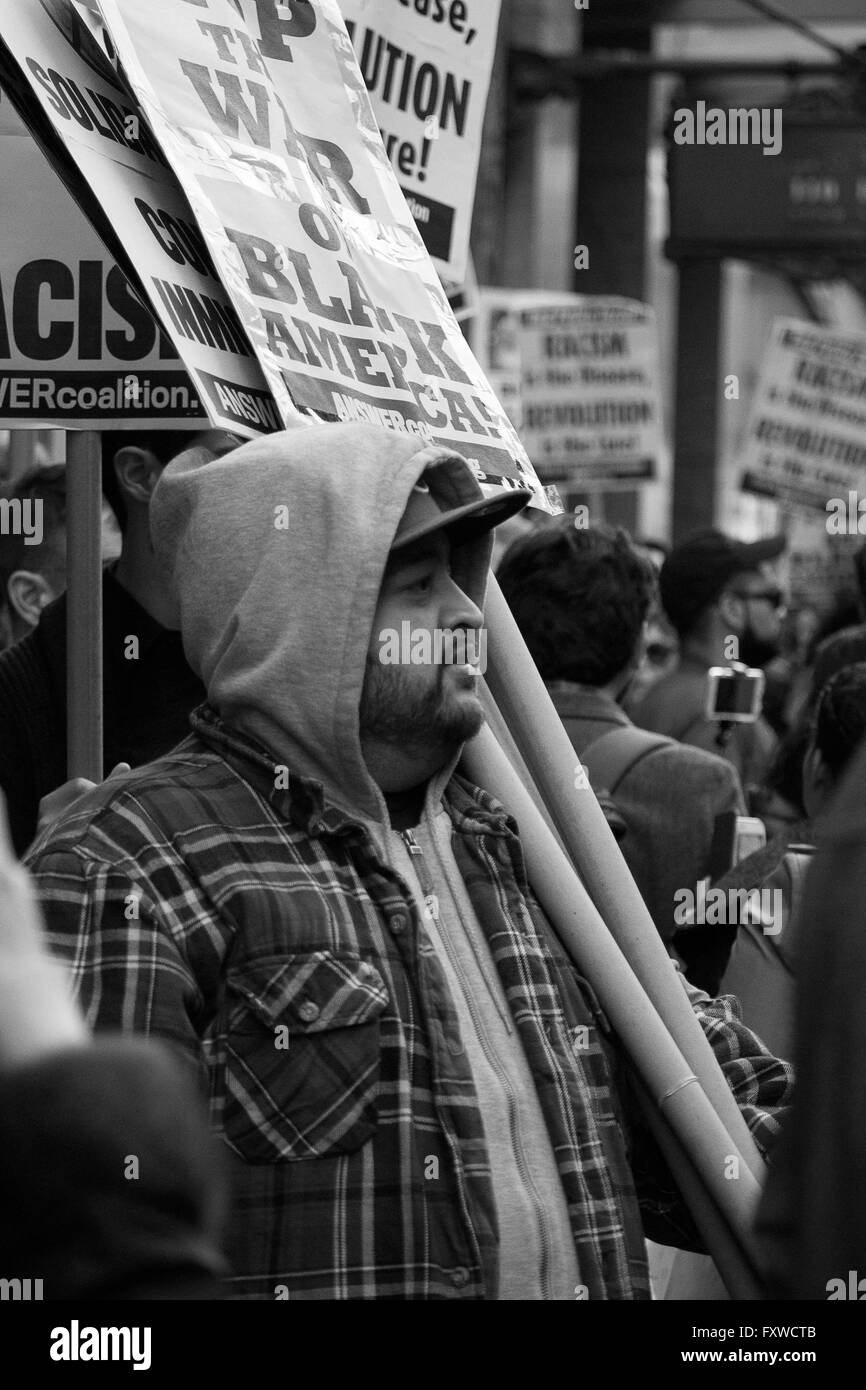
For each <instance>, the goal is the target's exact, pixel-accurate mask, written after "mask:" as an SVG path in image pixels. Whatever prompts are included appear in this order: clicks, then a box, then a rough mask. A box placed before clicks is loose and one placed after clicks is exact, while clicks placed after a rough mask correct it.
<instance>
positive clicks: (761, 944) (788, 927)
mask: <svg viewBox="0 0 866 1390" xmlns="http://www.w3.org/2000/svg"><path fill="white" fill-rule="evenodd" d="M864 735H866V662H857V663H856V664H855V665H852V666H845V667H843V668H842V670H841V671H837V672H836V674H835V675H834V676H832V677H831V678H830V680H829V681H828V682H827V684H826V685H825V686H824V688H823V690H822V691H821V694H820V697H819V699H818V704H817V708H816V709H815V712H814V714H813V717H812V723H811V728H810V732H809V740H808V744H807V746H806V749H805V754H804V757H803V801H804V804H805V808H806V813H807V815H808V821H807V822H806V824H805V825H804V826H803V827H802V829H803V832H804V833H803V842H802V843H789V844H788V846H787V848H786V850H785V853H784V855H783V857H782V859H781V860H780V862H779V863H778V864H777V865H776V867H775V868H774V869H773V871H772V872H771V873H769V874H768V875H766V877H764V878H763V879H762V880H761V881H760V882H759V883H757V884H755V885H754V886H755V887H757V888H759V889H764V890H768V891H769V892H771V893H772V892H775V891H777V890H778V891H779V892H780V893H781V899H780V902H781V906H782V911H781V917H780V918H779V917H778V916H775V915H774V917H773V918H772V920H770V921H767V920H766V917H765V916H764V915H761V914H754V913H752V914H750V916H749V920H748V921H744V922H741V923H740V924H739V926H738V927H736V928H735V933H736V934H735V939H734V943H733V949H732V951H731V956H730V960H729V962H728V966H727V969H726V971H725V974H724V977H723V980H722V984H721V992H722V993H723V994H735V995H736V996H737V998H738V999H739V1001H740V1004H741V1005H742V1009H743V1018H744V1020H745V1022H746V1024H747V1025H748V1027H749V1028H751V1029H753V1030H754V1032H756V1033H757V1034H758V1036H759V1037H760V1038H761V1039H762V1041H763V1042H765V1043H766V1044H767V1046H768V1047H769V1048H770V1049H771V1051H773V1052H774V1053H775V1054H776V1056H777V1057H787V1058H790V1057H791V1055H792V1053H793V1013H794V985H795V981H796V978H797V975H798V972H799V960H800V956H801V954H802V937H803V933H804V932H810V931H814V932H817V933H818V934H820V933H821V931H822V922H821V921H820V920H818V921H812V922H810V921H807V920H806V919H805V918H804V917H803V916H802V914H801V913H800V912H799V908H800V907H801V905H802V897H803V885H804V882H805V876H806V870H807V868H808V865H809V862H810V859H811V856H812V854H813V853H814V841H815V839H816V837H817V836H819V835H820V828H819V824H820V823H819V817H820V816H821V814H822V812H823V811H824V810H825V809H826V807H827V805H828V803H829V801H830V798H831V797H832V795H833V793H834V791H835V790H836V788H837V786H838V785H839V783H840V781H841V779H842V776H843V775H844V773H845V771H846V769H847V768H848V766H849V765H850V763H851V761H852V759H853V758H854V755H855V753H856V752H857V749H858V748H859V746H860V744H861V742H862V741H863V738H864ZM816 822H817V824H816ZM724 882H725V887H737V886H738V880H737V874H736V869H734V870H732V872H731V873H730V874H729V875H727V877H726V880H725V881H724ZM773 901H774V900H773V899H769V898H767V899H765V904H772V903H773Z"/></svg>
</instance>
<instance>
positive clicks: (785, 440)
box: [740, 319, 866, 531]
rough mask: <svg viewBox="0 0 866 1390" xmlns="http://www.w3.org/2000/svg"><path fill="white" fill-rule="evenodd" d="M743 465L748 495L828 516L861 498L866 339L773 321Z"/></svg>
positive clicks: (865, 454)
mask: <svg viewBox="0 0 866 1390" xmlns="http://www.w3.org/2000/svg"><path fill="white" fill-rule="evenodd" d="M740 462H741V464H742V469H743V473H742V487H743V489H744V490H745V491H746V492H754V493H757V494H759V495H760V496H762V497H772V498H775V499H777V500H778V501H781V502H786V503H789V504H793V505H795V506H801V507H805V508H807V509H808V510H810V511H813V512H822V513H824V514H825V515H827V513H828V504H829V503H830V502H831V500H832V499H845V501H846V505H847V498H848V494H849V492H855V493H856V491H857V489H858V488H860V489H861V490H866V334H864V333H850V332H840V331H838V330H835V329H830V328H822V327H821V326H820V325H818V324H814V323H806V322H802V323H801V322H799V321H798V320H797V319H777V320H776V321H775V323H774V324H773V327H772V330H771V332H770V338H769V343H768V346H767V351H766V354H765V357H764V361H763V365H762V368H761V374H760V378H759V380H758V386H757V389H756V391H755V397H754V401H753V403H752V410H751V414H750V416H749V423H748V427H747V430H746V439H745V443H744V446H743V451H742V456H741V460H740ZM857 524H858V522H857V512H856V506H855V529H856V526H857ZM864 531H866V527H864Z"/></svg>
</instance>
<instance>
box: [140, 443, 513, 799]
mask: <svg viewBox="0 0 866 1390" xmlns="http://www.w3.org/2000/svg"><path fill="white" fill-rule="evenodd" d="M431 467H435V469H436V474H435V477H436V489H437V492H438V493H439V495H440V496H444V497H447V498H449V500H450V499H451V498H453V504H454V506H464V505H466V504H468V503H472V502H477V501H478V499H479V498H483V496H484V493H483V490H482V488H481V486H480V484H479V483H478V481H477V480H476V478H475V476H474V474H473V472H472V470H471V468H470V466H469V464H468V463H467V462H466V460H465V459H463V458H462V457H461V456H460V455H459V454H455V453H452V452H449V450H447V449H444V448H441V447H439V446H431V445H426V444H423V443H422V444H421V447H419V441H418V439H417V438H414V437H412V436H411V435H404V434H400V433H398V432H397V431H394V430H388V429H385V428H382V427H379V426H376V425H365V424H335V425H309V426H301V427H298V428H295V429H292V430H285V431H281V432H280V433H278V434H271V435H266V436H263V437H261V438H259V439H254V440H250V441H249V442H248V443H246V444H243V445H241V446H240V447H239V448H237V449H234V450H233V451H232V452H231V453H229V454H226V455H224V456H223V457H222V458H219V459H210V458H209V457H207V456H205V455H204V454H203V452H202V451H201V450H197V449H191V450H189V451H188V452H187V453H186V454H181V455H179V456H178V457H177V458H176V459H174V460H173V461H172V462H171V463H170V464H169V465H168V467H167V468H166V469H165V471H164V473H163V474H162V477H161V478H160V480H159V483H158V484H157V487H156V489H155V491H154V494H153V498H152V501H151V508H150V517H151V531H152V535H153V541H154V546H155V549H156V552H157V555H158V557H159V558H160V560H161V562H162V563H163V564H164V566H165V568H166V571H167V572H168V574H169V575H170V578H171V582H172V585H173V588H174V591H175V596H176V600H177V605H178V613H179V619H180V627H181V631H182V634H183V642H184V649H185V651H186V655H187V660H188V661H189V663H190V666H191V667H192V669H193V670H194V671H195V672H196V673H197V674H198V675H199V676H200V677H201V679H202V680H203V682H204V684H205V686H206V688H207V692H208V699H209V700H210V702H211V704H212V705H214V707H215V708H216V709H217V710H218V712H219V714H220V715H221V717H222V718H224V719H225V720H226V721H228V722H230V723H232V724H235V725H237V726H239V727H240V728H242V729H244V730H246V731H247V732H248V733H249V734H250V735H251V736H252V737H253V738H255V739H257V740H258V742H260V743H261V744H263V745H264V746H265V747H266V748H267V749H268V751H269V752H270V753H271V754H272V755H273V757H274V760H275V762H277V763H282V764H285V765H286V766H287V767H288V770H289V773H290V774H300V775H302V776H305V777H312V778H315V779H316V780H317V781H319V782H321V783H322V784H323V786H324V788H325V791H326V794H327V795H328V797H329V799H330V800H332V801H333V802H335V803H336V804H337V805H338V806H341V807H342V808H343V809H344V810H346V811H349V812H350V813H352V814H355V815H362V816H365V817H367V818H368V819H374V820H377V821H378V820H381V819H382V817H383V812H384V800H383V798H382V795H381V792H380V791H379V788H378V787H377V786H376V784H375V782H374V781H373V779H372V777H371V776H370V774H369V772H368V770H367V766H366V764H365V762H364V759H363V756H362V753H361V743H360V731H359V721H358V709H359V704H360V698H361V689H362V686H363V682H364V672H365V661H366V655H367V649H368V646H369V643H370V636H371V632H372V627H373V617H374V614H375V610H376V605H377V602H378V598H379V590H380V588H381V585H382V578H383V575H384V571H385V566H386V564H387V560H388V553H389V551H390V548H391V544H392V541H393V539H394V536H395V533H396V531H397V528H398V525H399V523H400V520H401V518H402V516H403V513H404V511H405V509H406V506H407V504H408V502H409V499H410V496H411V494H412V491H413V488H414V487H415V484H416V483H417V482H418V480H419V478H420V477H421V475H422V473H424V472H425V470H427V469H429V468H431ZM492 544H493V542H492V532H490V531H487V532H485V533H484V534H483V535H481V536H480V537H476V538H472V539H469V540H466V541H465V542H463V543H461V544H455V545H454V548H453V552H452V572H453V575H454V578H455V580H456V582H457V583H458V584H459V585H460V587H461V588H462V589H463V590H464V591H465V592H466V594H467V595H468V596H469V597H470V598H471V599H472V600H473V602H475V603H476V604H477V605H478V606H479V607H481V608H483V605H484V597H485V590H486V584H487V574H488V570H489V565H490V556H491V551H492Z"/></svg>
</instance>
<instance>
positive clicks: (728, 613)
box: [716, 589, 746, 632]
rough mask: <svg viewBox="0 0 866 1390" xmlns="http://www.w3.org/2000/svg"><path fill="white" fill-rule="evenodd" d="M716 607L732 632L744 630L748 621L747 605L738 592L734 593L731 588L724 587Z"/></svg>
mask: <svg viewBox="0 0 866 1390" xmlns="http://www.w3.org/2000/svg"><path fill="white" fill-rule="evenodd" d="M716 607H717V608H718V610H719V613H720V614H721V617H722V622H723V623H724V624H725V625H726V627H727V628H729V630H730V631H731V632H742V630H743V628H744V627H745V623H746V611H745V609H746V605H745V604H744V603H743V600H742V599H741V598H737V595H736V594H732V593H731V591H730V589H724V590H723V591H722V593H721V594H719V597H718V601H717V603H716Z"/></svg>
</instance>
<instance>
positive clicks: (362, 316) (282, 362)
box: [99, 0, 548, 506]
mask: <svg viewBox="0 0 866 1390" xmlns="http://www.w3.org/2000/svg"><path fill="white" fill-rule="evenodd" d="M99 9H100V13H101V15H102V17H103V21H104V23H105V26H106V29H107V31H108V34H109V37H110V40H111V43H112V45H113V48H114V50H115V51H116V53H117V57H118V59H119V61H120V63H121V64H122V67H123V70H124V72H125V74H126V78H127V79H128V81H129V84H130V86H131V88H132V90H133V91H134V93H135V95H136V97H137V99H138V101H139V103H140V106H141V108H142V109H143V110H144V111H145V113H146V115H147V117H148V121H149V124H150V127H151V128H152V130H153V132H154V136H155V138H156V139H157V141H158V142H159V144H160V146H161V149H162V150H163V152H164V154H165V156H166V158H167V160H168V162H169V164H170V165H171V167H172V168H173V169H174V171H175V173H176V175H177V177H178V179H179V180H180V182H181V184H182V186H183V188H184V190H185V192H186V194H187V196H188V198H189V200H190V204H191V206H192V208H193V211H194V213H195V219H196V223H197V226H198V228H199V229H200V230H201V232H202V234H203V237H204V239H205V242H206V244H207V247H208V250H209V251H210V254H211V256H212V258H213V262H214V265H215V266H216V268H217V270H218V271H219V274H220V276H221V278H222V281H223V284H224V286H225V288H226V291H227V293H228V294H229V296H230V298H231V299H232V301H233V303H234V305H235V307H236V309H237V311H238V315H239V318H240V320H241V322H242V323H243V326H244V330H245V332H246V334H247V336H248V338H249V340H250V341H251V343H252V344H253V346H254V348H255V351H256V355H257V357H258V360H259V363H260V364H261V366H262V368H263V371H264V374H265V377H266V379H267V382H268V385H269V387H270V389H271V391H272V392H273V395H274V398H275V400H276V402H277V404H278V406H279V408H280V410H281V412H282V414H283V417H284V419H285V420H286V421H287V422H289V421H291V420H292V419H294V420H297V421H298V422H299V423H300V422H301V421H302V420H304V419H308V418H315V419H320V420H325V421H331V420H347V419H349V420H367V421H373V422H376V423H380V424H383V425H386V426H388V427H390V428H394V429H398V430H401V431H405V432H409V433H412V434H415V435H417V436H418V437H419V439H421V440H429V441H431V442H435V443H438V444H442V445H445V446H447V447H450V448H454V449H456V450H459V451H460V452H461V453H462V454H464V456H466V457H467V458H468V459H469V461H470V463H471V465H472V466H473V468H474V470H475V472H476V475H477V476H478V477H479V479H480V480H481V481H482V482H485V483H504V484H506V485H511V486H519V485H522V484H527V485H529V486H530V487H532V488H533V490H534V491H535V493H536V496H537V498H538V500H539V502H540V504H541V505H543V506H544V505H548V503H547V500H546V498H545V494H544V491H543V489H542V488H541V486H540V484H539V483H538V480H537V478H536V477H535V475H534V473H533V471H532V469H531V466H530V465H529V461H528V459H527V458H526V454H525V452H524V451H523V449H522V448H521V446H520V442H519V439H518V438H517V435H516V434H515V432H514V430H513V428H512V427H511V425H510V423H509V421H508V419H507V417H506V415H505V413H504V411H503V410H502V408H501V406H500V405H499V403H498V401H497V400H496V398H495V396H494V394H493V392H492V390H491V388H490V385H489V383H488V382H487V381H486V380H485V378H484V375H483V372H482V371H481V369H480V367H479V366H478V364H477V362H476V361H475V359H474V358H473V356H472V353H471V352H470V350H469V348H468V345H467V344H466V341H465V339H464V338H463V335H462V334H461V332H460V328H459V325H458V324H457V323H456V321H455V319H454V316H453V314H452V313H451V310H450V308H449V306H448V302H447V299H446V297H445V295H444V293H443V290H442V287H441V285H440V284H439V281H438V278H437V276H436V272H435V270H434V268H433V266H432V264H431V262H430V259H429V257H428V255H427V252H426V249H425V247H424V244H423V241H422V240H421V237H420V236H419V234H418V231H417V228H416V227H415V224H414V222H413V220H412V218H411V216H410V214H409V212H408V209H407V208H406V203H405V199H404V198H403V196H402V194H401V192H400V189H399V186H398V184H397V180H396V177H395V175H394V171H393V169H392V167H391V164H390V162H389V160H388V158H387V156H386V154H385V151H384V147H383V145H382V142H381V139H380V136H379V131H378V126H377V123H376V120H375V117H374V115H373V111H372V107H371V106H370V101H369V97H368V95H367V92H366V89H365V87H364V84H363V81H362V78H361V74H360V71H359V69H358V65H357V61H356V59H355V55H354V52H353V50H352V46H351V43H350V40H349V36H348V33H347V32H346V28H345V25H344V24H343V21H342V18H341V16H340V13H339V10H338V8H337V5H336V0H316V2H315V3H308V4H304V5H303V6H294V7H292V9H291V12H289V13H286V12H284V11H283V9H282V8H280V7H276V6H274V5H273V4H272V3H271V0H255V3H254V0H240V4H239V5H238V6H236V5H235V4H233V3H231V0H195V3H193V0H182V3H180V4H178V3H175V0H151V3H149V4H148V5H147V6H141V5H139V4H137V3H134V2H133V0H99ZM169 31H170V32H171V35H172V42H171V44H170V45H168V44H166V43H165V42H164V35H165V34H166V33H167V32H169Z"/></svg>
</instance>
